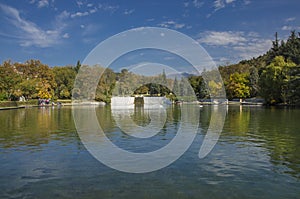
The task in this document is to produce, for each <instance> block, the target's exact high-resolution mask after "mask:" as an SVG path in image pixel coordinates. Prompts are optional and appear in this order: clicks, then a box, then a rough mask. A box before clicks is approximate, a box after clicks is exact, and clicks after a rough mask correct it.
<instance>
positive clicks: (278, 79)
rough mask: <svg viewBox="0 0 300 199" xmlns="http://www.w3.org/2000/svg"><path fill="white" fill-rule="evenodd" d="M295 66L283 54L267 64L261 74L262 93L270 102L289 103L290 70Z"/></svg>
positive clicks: (267, 101)
mask: <svg viewBox="0 0 300 199" xmlns="http://www.w3.org/2000/svg"><path fill="white" fill-rule="evenodd" d="M293 67H295V64H294V63H293V62H291V61H285V59H284V57H283V56H277V57H275V58H274V60H273V61H272V62H271V63H270V64H269V65H268V66H266V67H265V68H264V69H263V70H262V73H261V75H260V79H259V85H260V94H261V96H262V97H263V98H264V99H265V100H266V103H268V104H277V103H287V97H288V95H289V82H290V75H289V73H290V72H289V71H290V70H291V69H292V68H293Z"/></svg>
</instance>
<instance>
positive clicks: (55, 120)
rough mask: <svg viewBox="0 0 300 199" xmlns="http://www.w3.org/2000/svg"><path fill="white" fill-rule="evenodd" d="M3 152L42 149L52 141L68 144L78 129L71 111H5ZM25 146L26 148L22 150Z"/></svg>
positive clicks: (0, 120) (1, 117) (0, 116)
mask: <svg viewBox="0 0 300 199" xmlns="http://www.w3.org/2000/svg"><path fill="white" fill-rule="evenodd" d="M0 126H1V134H0V147H1V148H11V147H14V148H17V149H20V150H23V149H24V148H27V147H28V148H39V146H40V145H42V144H48V143H49V142H50V141H51V140H55V139H59V140H63V141H65V142H70V140H68V139H69V138H68V137H69V136H74V135H75V134H74V131H75V126H74V123H73V118H72V114H71V111H70V110H67V108H65V109H64V110H60V109H57V108H55V109H53V108H51V107H50V108H48V107H42V108H32V109H18V110H5V111H1V113H0ZM21 146H23V147H24V148H22V147H21Z"/></svg>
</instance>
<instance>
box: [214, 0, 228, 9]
mask: <svg viewBox="0 0 300 199" xmlns="http://www.w3.org/2000/svg"><path fill="white" fill-rule="evenodd" d="M214 8H215V11H217V10H220V9H222V8H225V3H224V2H223V0H215V1H214Z"/></svg>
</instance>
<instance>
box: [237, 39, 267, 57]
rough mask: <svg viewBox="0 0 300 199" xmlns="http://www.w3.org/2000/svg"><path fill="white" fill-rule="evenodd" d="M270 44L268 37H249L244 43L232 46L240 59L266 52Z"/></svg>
mask: <svg viewBox="0 0 300 199" xmlns="http://www.w3.org/2000/svg"><path fill="white" fill-rule="evenodd" d="M271 46H272V41H271V40H268V39H250V40H249V41H247V43H246V45H240V46H234V47H233V50H235V52H236V53H237V55H238V56H239V58H240V59H251V58H253V57H257V56H259V55H262V54H264V53H265V52H267V51H268V50H269V49H270V48H271Z"/></svg>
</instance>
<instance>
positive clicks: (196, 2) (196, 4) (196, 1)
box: [193, 0, 204, 8]
mask: <svg viewBox="0 0 300 199" xmlns="http://www.w3.org/2000/svg"><path fill="white" fill-rule="evenodd" d="M203 4H204V2H202V1H200V0H194V1H193V5H194V7H195V8H201V7H202V6H203Z"/></svg>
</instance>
